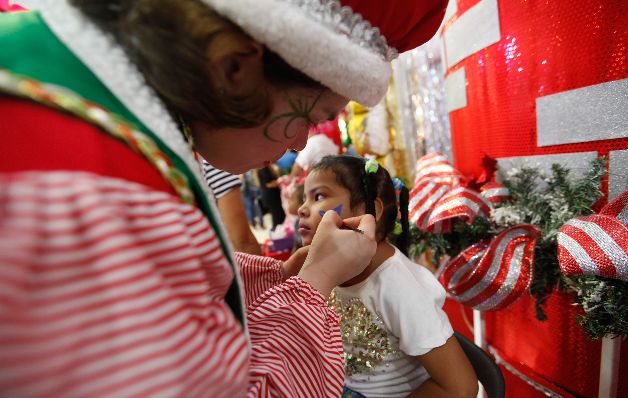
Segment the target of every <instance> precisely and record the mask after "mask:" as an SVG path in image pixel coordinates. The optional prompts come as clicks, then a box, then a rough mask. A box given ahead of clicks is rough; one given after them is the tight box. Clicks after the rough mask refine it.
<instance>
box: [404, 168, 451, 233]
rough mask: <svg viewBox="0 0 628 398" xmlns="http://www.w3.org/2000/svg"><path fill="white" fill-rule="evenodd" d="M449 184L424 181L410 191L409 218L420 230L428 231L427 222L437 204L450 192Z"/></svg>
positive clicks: (429, 180)
mask: <svg viewBox="0 0 628 398" xmlns="http://www.w3.org/2000/svg"><path fill="white" fill-rule="evenodd" d="M450 189H451V187H450V185H449V184H445V183H442V182H437V181H433V180H431V179H424V180H421V181H418V183H416V184H415V185H414V188H412V190H411V191H410V195H409V200H408V217H409V219H410V222H412V223H415V224H416V225H417V226H418V227H419V229H421V230H426V229H427V220H428V218H429V216H430V213H431V211H432V209H433V208H434V206H435V205H436V203H437V202H438V201H439V200H440V199H441V198H442V197H443V196H445V195H446V194H447V192H449V190H450Z"/></svg>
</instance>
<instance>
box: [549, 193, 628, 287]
mask: <svg viewBox="0 0 628 398" xmlns="http://www.w3.org/2000/svg"><path fill="white" fill-rule="evenodd" d="M557 240H558V262H559V266H560V270H561V272H562V273H563V274H564V275H598V276H603V277H607V278H614V279H620V280H623V281H626V282H628V191H624V192H623V193H622V194H621V195H619V196H618V197H617V198H615V200H613V201H612V202H610V203H609V204H607V205H606V206H605V207H604V208H603V209H602V211H601V212H600V214H596V215H593V216H588V217H576V218H574V219H572V220H569V221H568V222H567V223H566V224H565V225H563V226H562V227H561V228H560V230H559V231H558V236H557Z"/></svg>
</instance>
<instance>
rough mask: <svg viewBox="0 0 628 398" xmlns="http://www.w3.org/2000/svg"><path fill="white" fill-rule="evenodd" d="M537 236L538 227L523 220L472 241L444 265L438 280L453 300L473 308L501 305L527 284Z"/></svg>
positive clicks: (491, 308) (509, 302)
mask: <svg viewBox="0 0 628 398" xmlns="http://www.w3.org/2000/svg"><path fill="white" fill-rule="evenodd" d="M539 236H540V231H539V229H537V228H536V227H535V226H533V225H529V224H526V225H517V226H514V227H511V228H508V229H506V230H504V231H502V232H501V233H500V234H499V235H497V236H496V237H494V238H493V239H492V240H491V241H490V243H487V242H480V243H476V244H475V245H472V246H470V247H468V248H467V249H465V250H463V251H462V252H461V253H460V254H459V255H458V256H456V257H455V258H454V259H452V260H451V261H450V262H449V263H448V264H447V265H445V268H444V270H443V272H442V274H441V277H440V280H441V283H442V284H443V286H445V289H446V290H447V291H448V292H449V294H450V296H451V297H452V298H453V299H454V300H456V301H459V302H460V303H462V304H465V305H468V306H470V307H473V308H475V309H477V310H484V311H486V310H499V309H502V308H505V307H507V306H509V305H510V304H512V303H513V302H515V300H517V299H518V298H519V297H520V296H521V295H522V294H523V293H524V292H525V291H526V289H527V288H528V286H529V284H530V280H531V277H532V272H531V269H532V261H533V260H534V247H535V245H536V240H537V238H538V237H539Z"/></svg>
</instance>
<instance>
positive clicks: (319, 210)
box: [299, 156, 477, 398]
mask: <svg viewBox="0 0 628 398" xmlns="http://www.w3.org/2000/svg"><path fill="white" fill-rule="evenodd" d="M304 190H305V192H304V199H305V202H304V203H303V205H302V206H301V207H300V208H299V217H300V222H299V233H300V234H301V237H302V239H303V244H304V245H308V244H310V242H311V241H312V238H313V236H314V234H315V232H316V228H317V227H318V224H319V222H320V220H321V218H322V214H324V212H325V211H329V210H332V209H333V210H335V211H336V212H338V214H339V215H340V216H341V217H342V218H343V219H344V218H348V217H353V216H357V215H362V214H365V213H370V214H372V215H373V216H374V217H375V219H376V222H377V235H376V238H377V241H378V246H377V251H376V254H375V256H374V257H373V260H372V261H371V263H370V264H369V265H368V266H367V268H366V269H365V270H364V272H362V273H361V274H360V275H358V276H357V277H355V278H353V279H351V280H349V281H348V282H347V283H345V284H343V285H341V286H340V287H338V288H336V289H335V293H334V294H332V299H331V301H332V304H333V305H334V306H335V307H336V311H337V313H338V314H339V315H340V316H341V319H342V320H341V330H342V338H343V345H344V349H345V353H346V375H347V379H346V387H345V392H344V394H343V396H345V397H360V396H362V395H363V396H366V397H448V398H452V397H473V396H475V394H476V393H477V379H476V376H475V373H474V371H473V368H472V367H471V364H470V363H469V362H468V360H467V358H466V356H465V354H464V352H463V351H462V349H461V348H460V346H459V345H458V342H457V341H456V338H455V337H454V336H453V330H452V328H451V325H450V324H449V320H448V319H447V315H446V314H445V313H444V312H443V310H442V306H443V303H444V300H445V291H444V290H443V288H442V287H441V286H440V284H439V283H438V281H437V280H436V278H435V277H434V276H433V275H432V274H431V272H430V271H428V270H427V269H425V268H424V267H422V266H420V265H417V264H415V263H413V262H412V261H410V260H409V259H408V257H406V255H405V254H406V248H407V244H408V236H409V235H408V223H407V207H408V205H407V201H408V191H407V189H405V188H402V189H401V194H400V195H399V196H400V202H401V203H400V206H399V207H398V206H397V195H396V194H395V187H394V185H393V182H392V181H391V179H390V175H389V174H388V172H387V171H386V170H385V169H384V168H383V167H378V165H377V164H376V163H375V162H372V161H369V162H365V160H364V159H362V158H356V157H349V156H328V157H325V158H323V159H322V160H321V161H320V162H319V163H317V164H316V165H315V166H314V167H313V168H312V170H311V172H310V173H309V175H308V176H307V178H306V180H305V188H304ZM399 208H401V210H402V216H401V219H402V220H405V222H402V223H401V224H402V225H401V228H400V227H399V225H398V224H397V227H396V228H395V226H396V220H397V214H398V209H399ZM400 229H401V231H400ZM393 231H394V232H395V233H397V237H396V239H395V244H396V245H397V247H395V246H393V245H392V244H391V243H390V242H389V240H388V237H389V235H390V236H393V234H392V233H393ZM339 244H341V242H339ZM338 266H342V264H338Z"/></svg>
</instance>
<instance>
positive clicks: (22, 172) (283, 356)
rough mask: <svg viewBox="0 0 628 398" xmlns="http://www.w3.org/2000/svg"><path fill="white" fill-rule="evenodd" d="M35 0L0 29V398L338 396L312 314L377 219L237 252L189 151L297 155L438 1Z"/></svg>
mask: <svg viewBox="0 0 628 398" xmlns="http://www.w3.org/2000/svg"><path fill="white" fill-rule="evenodd" d="M39 3H41V5H40V6H39V7H40V9H39V10H38V11H37V12H25V13H14V14H4V15H0V30H1V31H0V48H2V51H0V93H2V95H1V96H0V120H1V121H2V122H1V123H0V133H2V137H3V145H1V146H0V209H2V210H1V212H2V213H1V216H0V292H1V293H0V320H1V321H0V352H2V360H1V361H0V395H2V396H11V397H20V396H185V397H189V396H207V397H218V396H225V397H234V396H245V395H247V394H248V396H290V397H296V396H312V397H322V396H337V395H339V393H340V391H341V387H342V381H343V370H342V368H343V359H342V344H341V340H340V334H339V330H338V322H337V317H336V315H335V314H334V313H333V311H331V310H330V309H329V308H328V307H327V306H326V304H325V298H326V297H327V295H328V294H329V292H330V291H331V289H332V288H333V287H334V286H336V285H338V284H340V283H342V282H344V281H346V280H348V279H350V278H352V277H353V276H355V275H357V274H359V273H360V272H361V270H362V269H363V268H364V267H365V265H366V264H367V263H368V262H369V261H370V258H371V257H372V255H373V253H374V250H375V241H374V229H375V225H374V221H373V219H372V218H371V217H369V216H364V217H361V218H356V219H352V220H345V222H346V223H347V224H349V225H351V226H353V227H358V228H360V229H361V230H363V231H364V234H357V233H355V232H353V231H349V230H340V229H339V228H338V227H339V225H340V223H341V220H340V219H339V218H338V217H337V216H335V215H333V214H329V215H327V216H326V217H325V218H324V219H323V221H322V223H321V226H320V227H319V231H318V233H317V236H316V239H314V241H313V243H312V245H311V248H310V249H309V253H308V250H307V249H304V250H301V251H300V252H299V255H298V256H295V258H293V259H292V261H290V262H287V263H286V264H283V266H282V264H281V263H278V262H274V261H272V260H269V259H264V258H259V257H254V256H246V255H237V256H235V258H234V256H233V255H232V253H231V252H230V250H229V244H228V242H227V240H226V239H224V235H225V234H224V232H223V230H222V224H221V222H220V220H219V218H218V215H217V214H218V213H217V212H216V211H215V209H214V208H213V206H212V204H211V203H210V202H208V201H207V195H206V192H205V191H204V184H203V180H202V175H201V173H200V168H199V167H198V163H197V161H196V159H195V152H194V151H197V152H199V153H200V154H201V155H202V156H203V157H204V158H206V159H207V160H208V161H209V162H210V163H211V164H213V165H214V166H216V167H218V168H221V169H224V170H226V171H229V172H232V173H242V172H244V171H246V170H248V169H250V168H259V167H262V166H264V165H267V164H269V163H270V162H272V161H274V160H276V159H277V158H279V157H280V156H281V155H282V154H283V153H284V152H285V150H286V149H288V148H293V149H297V150H299V149H302V148H303V147H304V146H305V141H306V137H307V129H308V127H309V125H311V124H315V123H318V122H319V121H321V120H325V119H333V118H334V117H335V115H336V114H337V112H339V111H340V109H342V107H343V106H344V105H345V104H346V102H347V99H348V98H353V99H356V100H358V101H361V102H362V103H364V104H366V105H374V104H375V103H376V102H377V101H378V100H379V99H380V97H381V96H382V95H383V93H384V92H385V89H386V86H387V80H388V76H389V71H390V68H389V65H388V60H389V59H390V58H391V55H393V53H394V49H393V48H392V47H395V48H396V49H398V50H401V51H402V50H406V49H409V48H412V47H414V46H416V45H418V44H420V43H422V42H424V41H425V40H427V39H428V38H429V37H430V36H431V35H432V34H433V33H434V32H435V30H436V29H437V27H438V25H439V23H440V20H441V19H442V16H443V14H444V4H445V3H444V2H440V1H434V2H425V3H424V4H420V5H416V4H414V2H412V1H393V2H387V3H386V5H385V6H384V5H373V4H371V5H364V4H361V3H365V2H359V1H357V0H356V1H354V0H346V1H345V0H343V1H342V4H343V5H344V6H345V7H342V8H341V7H340V4H338V3H337V2H336V1H322V0H321V1H311V2H303V1H296V0H295V1H293V0H204V1H199V0H185V1H182V0H117V1H115V0H114V1H99V0H71V1H69V3H68V2H67V1H58V0H50V1H41V2H39ZM378 3H379V2H378ZM360 14H362V16H363V17H364V18H366V19H368V20H370V22H371V23H372V24H374V25H376V26H377V28H379V29H380V31H381V32H384V35H380V34H379V33H378V32H377V31H376V30H374V28H372V27H371V26H370V24H367V23H366V22H365V21H364V19H363V18H362V17H360ZM399 15H403V18H399ZM384 36H386V37H385V38H384ZM385 39H388V44H390V46H388V45H387V44H386V41H385ZM322 59H325V60H326V62H320V60H322ZM347 60H351V61H350V62H348V61H347ZM187 131H189V132H191V134H186V132H187ZM332 213H333V212H332ZM358 248H359V249H358ZM305 255H307V258H306V256H305ZM339 262H340V263H342V264H343V267H337V266H336V264H338V263H339ZM245 306H246V316H244V310H243V308H245Z"/></svg>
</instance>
